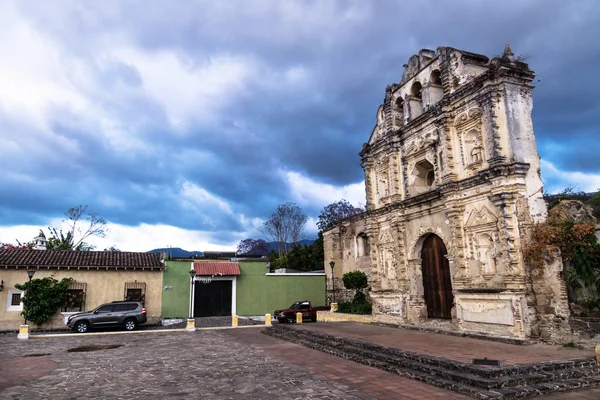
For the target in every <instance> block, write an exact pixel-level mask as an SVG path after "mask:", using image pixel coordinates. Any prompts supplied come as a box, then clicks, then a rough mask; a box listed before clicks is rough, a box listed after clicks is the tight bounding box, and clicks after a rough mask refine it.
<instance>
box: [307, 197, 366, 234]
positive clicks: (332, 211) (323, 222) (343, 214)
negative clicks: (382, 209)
mask: <svg viewBox="0 0 600 400" xmlns="http://www.w3.org/2000/svg"><path fill="white" fill-rule="evenodd" d="M364 211H365V210H364V208H362V207H354V206H353V205H352V204H350V202H349V201H348V200H344V199H342V200H340V201H336V202H334V203H331V204H329V205H328V206H326V207H325V208H323V209H322V210H321V214H319V217H318V221H317V227H318V228H319V230H321V231H325V230H327V229H329V228H331V227H332V226H334V225H336V224H338V223H339V222H340V221H341V220H343V219H344V218H348V217H351V216H353V215H358V214H360V213H363V212H364Z"/></svg>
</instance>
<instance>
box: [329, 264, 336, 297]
mask: <svg viewBox="0 0 600 400" xmlns="http://www.w3.org/2000/svg"><path fill="white" fill-rule="evenodd" d="M329 266H330V267H331V289H332V291H333V303H335V279H334V277H333V267H335V262H334V261H330V262H329Z"/></svg>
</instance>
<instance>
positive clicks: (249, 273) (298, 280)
mask: <svg viewBox="0 0 600 400" xmlns="http://www.w3.org/2000/svg"><path fill="white" fill-rule="evenodd" d="M239 264H240V272H241V275H240V276H239V277H238V279H237V305H236V307H237V314H238V315H264V314H266V313H271V314H272V313H273V311H274V310H276V309H281V308H286V307H289V306H290V304H292V303H293V302H295V301H297V300H309V301H310V302H311V303H313V305H317V306H322V305H324V304H325V275H319V276H295V275H292V276H272V275H270V276H267V275H265V272H266V263H265V262H243V261H242V262H240V263H239Z"/></svg>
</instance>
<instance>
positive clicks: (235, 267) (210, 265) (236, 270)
mask: <svg viewBox="0 0 600 400" xmlns="http://www.w3.org/2000/svg"><path fill="white" fill-rule="evenodd" d="M194 270H195V271H196V275H202V276H207V275H208V276H213V275H239V274H240V265H239V264H238V263H236V262H218V261H215V262H210V261H195V262H194Z"/></svg>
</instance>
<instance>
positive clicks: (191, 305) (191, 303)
mask: <svg viewBox="0 0 600 400" xmlns="http://www.w3.org/2000/svg"><path fill="white" fill-rule="evenodd" d="M195 276H196V270H195V269H191V270H190V318H189V319H192V318H194V316H193V315H192V307H193V302H194V277H195Z"/></svg>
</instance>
